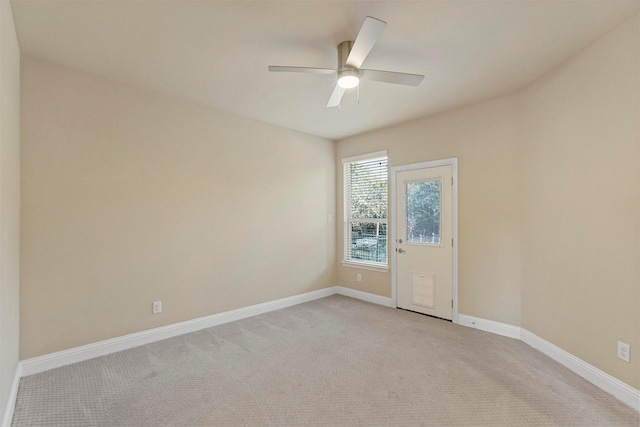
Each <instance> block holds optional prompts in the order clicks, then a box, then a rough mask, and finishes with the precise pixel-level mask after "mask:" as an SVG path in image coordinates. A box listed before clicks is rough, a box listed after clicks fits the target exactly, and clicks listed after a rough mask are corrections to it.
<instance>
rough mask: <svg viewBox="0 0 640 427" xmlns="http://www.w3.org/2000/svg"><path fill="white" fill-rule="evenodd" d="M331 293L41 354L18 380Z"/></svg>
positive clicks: (25, 363) (331, 290)
mask: <svg viewBox="0 0 640 427" xmlns="http://www.w3.org/2000/svg"><path fill="white" fill-rule="evenodd" d="M335 293H336V289H335V287H330V288H325V289H320V290H317V291H312V292H307V293H304V294H300V295H294V296H291V297H287V298H281V299H277V300H274V301H268V302H264V303H262V304H256V305H252V306H249V307H243V308H239V309H237V310H231V311H225V312H223V313H218V314H213V315H211V316H205V317H200V318H197V319H192V320H187V321H184V322H178V323H173V324H171V325H167V326H161V327H159V328H154V329H149V330H147V331H142V332H136V333H134V334H129V335H124V336H121V337H117V338H111V339H108V340H104V341H99V342H96V343H92V344H87V345H83V346H80V347H75V348H70V349H68V350H62V351H58V352H55V353H50V354H45V355H44V356H39V357H34V358H31V359H26V360H23V361H22V362H21V364H22V376H27V375H33V374H37V373H40V372H44V371H48V370H50V369H55V368H59V367H61V366H66V365H70V364H72V363H77V362H82V361H85V360H89V359H93V358H95V357H100V356H104V355H106V354H110V353H115V352H117V351H122V350H127V349H130V348H133V347H138V346H141V345H145V344H149V343H152V342H156V341H160V340H164V339H167V338H173V337H175V336H178V335H183V334H187V333H189V332H194V331H199V330H201V329H205V328H210V327H213V326H217V325H221V324H223V323H228V322H233V321H235V320H240V319H245V318H247V317H251V316H256V315H258V314H262V313H267V312H269V311H274V310H280V309H281V308H286V307H290V306H292V305H296V304H302V303H304V302H308V301H313V300H316V299H319V298H324V297H328V296H330V295H333V294H335Z"/></svg>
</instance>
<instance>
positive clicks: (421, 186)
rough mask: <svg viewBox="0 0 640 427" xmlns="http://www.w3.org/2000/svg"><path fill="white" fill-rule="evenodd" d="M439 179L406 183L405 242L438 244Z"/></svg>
mask: <svg viewBox="0 0 640 427" xmlns="http://www.w3.org/2000/svg"><path fill="white" fill-rule="evenodd" d="M441 184H442V183H441V180H439V179H432V180H427V181H414V182H408V183H407V242H409V243H426V244H435V245H439V244H440V201H441V191H440V190H441Z"/></svg>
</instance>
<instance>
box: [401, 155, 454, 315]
mask: <svg viewBox="0 0 640 427" xmlns="http://www.w3.org/2000/svg"><path fill="white" fill-rule="evenodd" d="M438 166H451V176H452V177H453V188H452V198H453V200H452V202H453V212H452V220H453V224H452V234H453V236H452V237H453V262H452V264H453V274H452V276H451V277H452V282H453V283H452V287H453V289H452V290H451V291H452V292H451V295H452V298H453V309H452V312H451V321H452V322H453V323H458V246H459V245H458V158H457V157H451V158H449V159H441V160H432V161H428V162H422V163H413V164H410V165H400V166H392V167H391V168H390V169H389V175H390V176H389V178H390V184H389V186H390V187H391V196H390V199H391V210H390V212H389V213H390V214H391V215H390V216H391V230H390V232H391V246H390V247H389V254H390V255H391V303H392V306H393V307H398V302H397V293H396V286H397V283H396V281H397V268H398V266H397V253H396V249H397V247H398V245H397V242H396V240H397V232H396V227H397V221H396V209H397V201H396V199H397V196H398V195H397V194H396V179H397V178H396V175H397V173H398V172H406V171H412V170H416V169H428V168H435V167H438Z"/></svg>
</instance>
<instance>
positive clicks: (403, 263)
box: [394, 165, 453, 320]
mask: <svg viewBox="0 0 640 427" xmlns="http://www.w3.org/2000/svg"><path fill="white" fill-rule="evenodd" d="M452 176H453V172H452V166H451V165H446V166H437V167H429V168H423V169H416V170H408V171H397V172H396V179H395V182H396V191H395V194H396V201H395V202H396V203H395V205H396V212H395V214H396V230H395V238H396V252H395V254H394V255H395V257H396V272H395V274H396V302H397V306H398V307H399V308H404V309H406V310H412V311H417V312H419V313H424V314H428V315H431V316H435V317H440V318H443V319H449V320H451V318H452V313H453V179H452Z"/></svg>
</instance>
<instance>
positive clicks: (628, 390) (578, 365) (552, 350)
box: [520, 329, 640, 412]
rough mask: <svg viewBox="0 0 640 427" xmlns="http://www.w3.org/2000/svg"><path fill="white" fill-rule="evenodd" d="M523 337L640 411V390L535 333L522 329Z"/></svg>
mask: <svg viewBox="0 0 640 427" xmlns="http://www.w3.org/2000/svg"><path fill="white" fill-rule="evenodd" d="M520 333H521V339H522V341H523V342H525V343H527V344H529V345H530V346H531V347H533V348H535V349H536V350H538V351H540V352H541V353H543V354H546V355H547V356H549V357H550V358H552V359H553V360H555V361H556V362H558V363H560V364H561V365H564V366H565V367H567V368H569V369H570V370H572V371H573V372H575V373H576V374H578V375H580V376H581V377H582V378H584V379H585V380H587V381H589V382H590V383H592V384H593V385H595V386H596V387H598V388H600V389H602V390H604V391H606V392H607V393H609V394H611V395H613V396H614V397H615V398H616V399H618V400H620V401H621V402H623V403H625V404H627V405H628V406H630V407H631V408H633V409H635V410H636V411H638V412H640V391H639V390H637V389H635V388H633V387H631V386H630V385H628V384H626V383H624V382H622V381H620V380H619V379H617V378H615V377H613V376H611V375H609V374H607V373H606V372H604V371H601V370H600V369H598V368H596V367H595V366H593V365H590V364H589V363H587V362H585V361H584V360H582V359H579V358H577V357H576V356H574V355H573V354H571V353H569V352H567V351H565V350H563V349H561V348H560V347H558V346H556V345H554V344H552V343H550V342H549V341H546V340H544V339H542V338H540V337H539V336H537V335H536V334H534V333H531V332H529V331H527V330H526V329H522V331H521V332H520Z"/></svg>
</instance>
